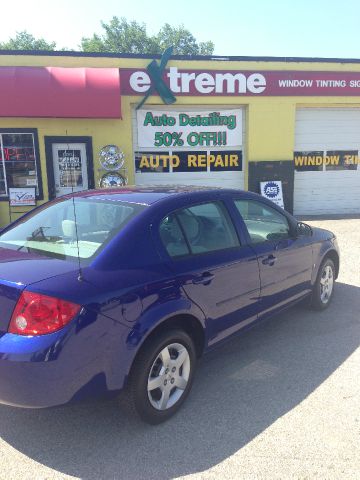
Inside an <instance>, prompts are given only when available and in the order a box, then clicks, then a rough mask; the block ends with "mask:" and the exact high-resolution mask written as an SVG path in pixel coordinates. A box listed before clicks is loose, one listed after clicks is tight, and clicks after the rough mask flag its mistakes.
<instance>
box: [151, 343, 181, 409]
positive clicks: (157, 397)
mask: <svg viewBox="0 0 360 480" xmlns="http://www.w3.org/2000/svg"><path fill="white" fill-rule="evenodd" d="M189 377H190V356H189V352H188V351H187V349H186V348H185V347H184V345H181V344H180V343H171V344H169V345H167V346H166V347H165V348H163V349H162V350H161V352H160V353H159V354H158V355H157V357H156V359H155V361H154V363H153V364H152V367H151V369H150V373H149V377H148V383H147V392H148V397H149V401H150V403H151V405H152V406H153V407H154V408H156V410H167V409H168V408H171V407H173V406H174V405H175V404H176V403H177V402H178V401H179V400H180V398H181V397H182V396H183V394H184V391H185V390H186V387H187V384H188V381H189Z"/></svg>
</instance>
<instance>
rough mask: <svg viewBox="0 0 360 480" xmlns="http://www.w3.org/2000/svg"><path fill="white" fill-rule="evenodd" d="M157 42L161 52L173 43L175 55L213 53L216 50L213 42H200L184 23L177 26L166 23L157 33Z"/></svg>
mask: <svg viewBox="0 0 360 480" xmlns="http://www.w3.org/2000/svg"><path fill="white" fill-rule="evenodd" d="M157 43H158V45H159V47H160V51H161V52H163V51H164V50H165V49H166V48H168V47H171V46H172V45H173V46H174V51H173V53H174V55H212V53H213V52H214V44H213V42H211V41H208V42H200V43H198V42H197V41H196V38H195V37H194V35H193V34H192V33H191V32H189V30H186V29H185V28H184V25H180V26H179V27H177V28H176V27H172V26H171V25H169V24H168V23H165V25H164V26H163V27H162V29H161V30H160V32H159V33H158V35H157Z"/></svg>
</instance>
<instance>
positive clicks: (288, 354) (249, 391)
mask: <svg viewBox="0 0 360 480" xmlns="http://www.w3.org/2000/svg"><path fill="white" fill-rule="evenodd" d="M309 223H311V224H312V225H317V226H320V227H324V228H329V229H331V230H333V231H334V232H335V233H336V234H337V236H338V239H339V244H340V248H341V253H342V258H341V272H340V276H339V279H338V282H337V285H336V294H335V297H334V299H333V303H332V305H331V306H330V307H329V309H328V310H327V311H325V312H321V313H318V312H313V311H311V310H308V309H306V308H302V307H294V308H293V309H291V310H289V311H287V312H286V313H283V314H281V315H279V316H278V317H276V318H274V319H272V320H271V321H268V322H266V323H263V324H261V325H258V326H257V327H255V328H253V329H252V330H250V331H248V332H246V333H244V334H243V335H242V336H240V337H238V338H235V339H232V340H230V341H229V342H228V343H227V344H226V345H224V346H223V347H221V348H219V349H218V350H216V351H213V352H212V353H210V354H208V355H207V356H206V357H204V358H203V359H202V360H201V362H200V364H199V368H198V372H197V375H196V380H195V383H194V387H193V391H192V393H191V395H190V397H189V398H188V400H187V402H186V404H185V405H184V407H183V409H182V410H181V411H180V412H179V413H178V415H176V416H175V417H174V418H173V419H171V420H170V421H168V422H167V423H165V424H162V425H159V426H156V427H153V426H149V425H145V424H143V423H141V422H140V421H139V420H137V419H136V418H129V417H128V416H127V415H126V414H125V413H124V412H123V411H121V409H119V406H118V402H117V401H115V400H111V401H106V402H96V403H88V404H79V405H76V406H71V407H70V406H67V407H61V408H53V409H48V410H23V409H16V408H11V407H6V406H0V479H4V480H5V479H6V480H11V479H19V478H21V479H36V480H40V479H41V480H42V479H63V478H64V479H65V478H82V479H91V480H95V479H96V480H98V479H146V480H152V479H154V480H155V479H156V480H168V479H173V478H179V477H185V478H189V479H238V478H239V479H286V480H288V479H313V478H316V479H317V478H318V479H334V480H335V479H336V480H339V479H354V480H355V479H356V480H358V479H359V478H360V381H359V378H360V349H359V343H360V219H349V218H348V219H342V220H341V219H332V220H319V219H316V220H313V221H309Z"/></svg>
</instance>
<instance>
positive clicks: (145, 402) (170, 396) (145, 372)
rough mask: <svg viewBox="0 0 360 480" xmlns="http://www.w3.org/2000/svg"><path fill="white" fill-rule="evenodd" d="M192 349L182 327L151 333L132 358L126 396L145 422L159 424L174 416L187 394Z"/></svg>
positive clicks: (192, 364)
mask: <svg viewBox="0 0 360 480" xmlns="http://www.w3.org/2000/svg"><path fill="white" fill-rule="evenodd" d="M195 366H196V352H195V347H194V342H193V341H192V339H191V337H190V336H189V335H188V334H187V333H185V332H184V331H182V330H169V331H166V332H163V333H161V334H159V336H154V337H153V338H152V339H151V340H150V342H148V343H147V345H145V346H144V347H143V349H142V350H141V351H140V352H139V355H138V357H137V358H136V360H135V363H134V365H133V368H132V371H131V377H130V380H129V387H128V395H129V396H130V398H129V400H130V402H132V404H133V406H134V407H135V410H136V411H137V413H138V414H139V416H140V417H141V418H142V420H144V421H145V422H147V423H151V424H157V423H161V422H163V421H165V420H167V419H168V418H170V417H171V416H172V415H174V414H175V413H176V412H177V411H178V410H179V408H180V407H181V405H182V404H183V403H184V401H185V399H186V397H187V396H188V394H189V392H190V389H191V386H192V382H193V376H194V372H195Z"/></svg>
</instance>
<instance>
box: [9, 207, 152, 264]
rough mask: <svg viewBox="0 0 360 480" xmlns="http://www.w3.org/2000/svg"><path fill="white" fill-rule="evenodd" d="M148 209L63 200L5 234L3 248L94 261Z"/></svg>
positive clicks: (23, 221)
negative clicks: (95, 257) (131, 222)
mask: <svg viewBox="0 0 360 480" xmlns="http://www.w3.org/2000/svg"><path fill="white" fill-rule="evenodd" d="M146 207H147V206H146V205H140V204H137V203H130V202H119V201H109V200H99V199H89V198H75V199H74V201H73V199H64V200H60V201H57V202H55V203H51V204H48V205H45V206H44V207H43V208H41V209H40V210H36V211H34V213H33V214H31V215H30V216H27V217H25V218H24V219H22V220H20V222H18V223H17V224H16V225H14V226H13V227H11V228H10V229H9V230H7V231H5V232H4V233H3V234H1V235H0V247H3V248H10V249H13V250H21V251H25V252H33V253H37V254H40V255H43V256H46V257H55V258H61V259H73V258H77V257H78V256H79V257H80V258H81V259H90V258H92V257H94V256H95V255H96V254H97V253H98V252H99V251H100V249H101V248H102V247H103V246H104V245H105V244H106V243H107V242H108V241H109V240H110V239H111V238H113V237H114V235H116V234H117V233H118V232H119V231H120V230H121V229H122V228H124V226H125V225H126V224H127V223H128V222H129V221H130V220H131V219H132V218H134V217H135V216H136V215H138V214H139V213H140V212H141V211H142V210H144V208H146ZM75 218H76V221H75Z"/></svg>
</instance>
